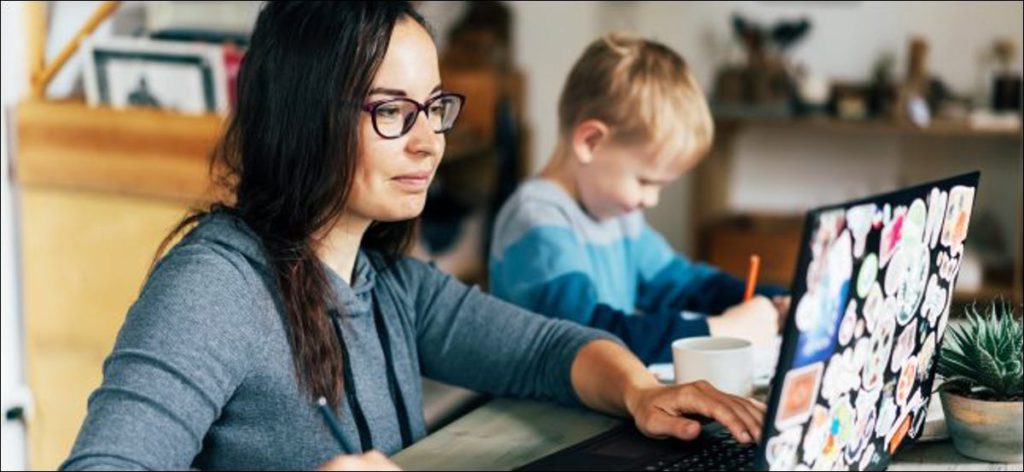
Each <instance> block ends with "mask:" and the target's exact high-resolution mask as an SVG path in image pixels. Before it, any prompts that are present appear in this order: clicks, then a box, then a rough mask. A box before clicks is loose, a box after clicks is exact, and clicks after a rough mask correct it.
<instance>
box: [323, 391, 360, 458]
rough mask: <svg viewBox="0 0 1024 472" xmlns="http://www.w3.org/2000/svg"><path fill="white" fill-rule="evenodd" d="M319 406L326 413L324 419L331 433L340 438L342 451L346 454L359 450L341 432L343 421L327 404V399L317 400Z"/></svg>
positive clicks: (339, 442) (335, 437)
mask: <svg viewBox="0 0 1024 472" xmlns="http://www.w3.org/2000/svg"><path fill="white" fill-rule="evenodd" d="M316 404H317V406H318V407H319V408H320V413H323V415H324V421H326V422H327V427H329V428H330V429H331V433H332V434H334V439H337V440H338V444H340V445H341V451H342V452H343V453H345V454H355V453H357V452H359V451H357V450H356V448H354V447H352V445H351V444H349V443H348V440H347V439H345V435H344V434H343V433H342V432H341V423H339V422H338V418H336V417H335V416H334V412H333V411H331V407H330V406H328V405H327V399H326V398H324V397H320V398H318V399H317V401H316Z"/></svg>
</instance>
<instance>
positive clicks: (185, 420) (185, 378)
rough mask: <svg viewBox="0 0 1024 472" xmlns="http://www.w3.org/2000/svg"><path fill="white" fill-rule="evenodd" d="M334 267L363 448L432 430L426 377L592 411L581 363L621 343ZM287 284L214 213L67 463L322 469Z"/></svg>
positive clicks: (462, 295) (408, 274)
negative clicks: (577, 386)
mask: <svg viewBox="0 0 1024 472" xmlns="http://www.w3.org/2000/svg"><path fill="white" fill-rule="evenodd" d="M325 269H326V266H325ZM326 270H327V272H328V274H329V277H330V279H331V284H332V286H333V288H334V290H335V292H336V295H337V297H336V298H337V299H338V305H337V306H334V307H332V308H333V309H334V310H332V315H331V316H332V320H333V323H334V326H335V328H336V333H338V334H339V335H340V336H341V338H342V341H343V342H342V345H343V348H344V351H345V364H346V366H347V368H346V379H345V387H344V388H345V390H346V395H345V398H343V399H342V402H341V407H340V410H339V411H338V412H337V414H338V417H339V418H340V420H341V426H342V429H343V432H344V434H345V435H346V436H347V439H348V442H349V443H350V444H352V445H354V447H355V448H358V449H368V448H375V449H378V450H380V451H382V452H384V453H386V454H392V453H395V452H397V451H399V450H401V449H402V448H404V447H407V446H408V445H409V444H410V443H411V442H413V441H416V440H418V439H420V438H422V437H423V436H424V435H425V428H424V419H423V398H422V391H421V382H420V375H421V374H422V375H424V376H427V377H430V378H433V379H437V380H440V381H442V382H447V383H451V384H455V385H460V386H463V387H467V388H470V389H474V390H478V391H482V392H487V393H491V394H494V395H510V396H518V397H530V398H543V399H550V400H554V401H558V402H559V403H563V404H568V405H572V404H577V405H578V402H579V400H578V398H577V397H576V395H575V393H574V391H573V388H572V385H571V382H570V376H569V372H570V367H571V364H572V361H573V359H574V358H575V356H576V354H577V352H578V351H579V350H580V348H581V347H582V346H583V345H584V344H586V343H588V342H590V341H592V340H594V339H599V338H603V339H614V338H612V337H610V336H609V335H606V334H602V333H601V332H598V331H595V330H590V329H587V328H584V327H581V326H579V325H577V324H575V323H570V322H564V321H556V320H551V319H548V318H545V317H542V316H539V315H534V314H532V313H530V312H527V311H523V310H522V309H520V308H517V307H515V306H513V305H510V304H507V303H504V302H502V301H500V300H497V299H495V298H492V297H490V296H488V295H485V294H483V293H481V292H480V291H479V290H478V289H476V288H470V287H467V286H465V285H463V284H462V283H460V282H459V281H457V280H456V279H454V278H452V277H451V276H448V275H445V274H444V273H442V272H439V271H437V270H436V269H434V268H433V267H431V266H429V265H427V264H425V263H423V262H420V261H417V260H415V259H410V258H406V259H401V260H399V261H397V262H395V263H390V264H389V263H388V262H386V261H385V259H384V258H383V257H381V256H380V255H379V254H376V253H372V252H365V251H364V252H360V254H359V256H358V258H357V260H356V265H355V271H354V274H353V278H352V280H353V283H352V285H351V286H349V284H347V283H345V282H344V281H343V280H342V279H341V278H340V277H338V275H337V274H335V273H333V272H332V271H330V270H329V269H326ZM275 287H276V283H275V282H274V281H273V278H272V277H271V275H270V271H269V268H268V266H267V262H266V259H265V257H264V255H263V251H262V249H261V245H260V243H259V240H258V239H257V238H256V237H255V235H254V233H252V231H251V230H250V229H249V228H248V227H247V226H246V225H245V224H244V223H243V222H242V221H241V220H240V219H238V218H236V217H233V216H230V215H228V214H224V213H220V214H214V215H211V216H208V217H206V218H204V220H203V221H202V222H201V223H200V224H199V226H198V227H197V228H196V229H195V230H193V231H192V232H190V233H189V234H188V235H187V236H186V237H185V238H184V239H183V240H182V241H181V242H180V243H179V244H177V245H176V246H175V247H174V249H172V250H171V251H170V252H169V253H168V254H167V256H166V257H164V258H163V259H162V260H161V261H160V263H159V264H158V265H157V267H156V268H155V270H154V272H153V274H152V275H151V277H150V278H149V280H148V281H147V283H146V286H145V287H144V288H143V290H142V293H141V294H140V295H139V298H138V300H137V301H136V302H135V304H134V305H133V306H132V307H131V309H130V310H129V312H128V315H127V317H126V319H125V322H124V326H122V328H121V331H120V333H119V334H118V337H117V341H116V343H115V345H114V349H113V352H112V353H111V354H110V356H109V357H108V358H107V360H106V361H105V362H104V365H103V383H102V385H101V386H100V387H99V388H98V389H97V390H96V391H95V392H94V393H93V394H92V395H91V396H90V397H89V407H88V416H87V417H86V419H85V422H84V423H83V425H82V429H81V430H80V431H79V433H78V439H77V440H76V441H75V445H74V447H73V449H72V451H71V455H70V457H69V458H68V459H67V461H66V462H65V463H64V464H63V465H62V468H66V469H90V468H99V469H129V468H130V469H134V468H143V469H169V468H170V469H181V468H189V467H196V468H201V469H268V468H273V469H295V468H300V469H309V468H315V467H317V466H319V465H320V464H321V463H323V462H324V461H326V460H327V459H329V458H331V457H333V456H334V455H337V454H340V453H342V452H343V451H342V450H341V447H340V446H339V445H338V442H337V441H336V440H335V439H334V438H333V437H332V436H331V434H330V430H329V429H328V427H327V426H326V424H325V423H324V420H323V419H322V417H321V416H320V415H319V412H318V411H317V409H316V405H315V404H314V403H313V402H312V401H311V400H310V399H309V397H308V396H307V395H306V394H304V393H303V392H302V391H300V389H299V386H298V384H297V381H296V374H295V369H294V364H293V361H292V354H291V349H290V347H289V341H288V337H287V332H286V322H285V317H284V315H283V312H282V311H281V309H280V301H279V298H278V296H277V295H276V293H277V291H276V288H275ZM339 313H340V314H339ZM346 452H355V451H346Z"/></svg>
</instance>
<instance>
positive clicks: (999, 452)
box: [938, 302, 1024, 462]
mask: <svg viewBox="0 0 1024 472" xmlns="http://www.w3.org/2000/svg"><path fill="white" fill-rule="evenodd" d="M1014 311H1015V310H1014V307H1013V305H1011V304H1009V303H1008V302H999V303H997V302H992V303H991V304H990V305H989V308H988V313H987V315H982V314H980V313H978V311H977V308H976V307H974V306H972V307H970V308H968V310H967V320H966V323H965V324H962V325H959V326H956V325H954V326H952V327H950V329H949V332H948V333H947V334H946V338H945V340H944V341H943V343H942V347H941V349H940V351H939V358H938V374H939V375H941V376H942V377H943V378H944V382H943V383H942V385H941V386H940V387H939V390H940V398H941V399H942V408H943V411H944V412H945V417H946V426H947V427H948V428H949V435H950V437H952V438H953V445H954V446H955V447H956V450H957V451H959V452H960V453H961V454H963V455H965V456H969V457H973V458H976V459H982V460H986V461H993V462H1021V460H1022V459H1024V453H1022V451H1024V437H1022V436H1021V431H1022V430H1024V371H1022V360H1021V353H1022V351H1021V345H1022V342H1024V332H1022V328H1021V320H1020V315H1018V314H1016V313H1014Z"/></svg>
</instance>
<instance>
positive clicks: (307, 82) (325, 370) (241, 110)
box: [157, 1, 428, 407]
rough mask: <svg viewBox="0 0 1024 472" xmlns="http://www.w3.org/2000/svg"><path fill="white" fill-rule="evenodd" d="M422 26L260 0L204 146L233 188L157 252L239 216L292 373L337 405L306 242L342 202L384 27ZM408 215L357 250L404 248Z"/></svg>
mask: <svg viewBox="0 0 1024 472" xmlns="http://www.w3.org/2000/svg"><path fill="white" fill-rule="evenodd" d="M403 18H408V19H412V20H414V21H416V22H417V23H419V24H420V25H421V26H423V27H424V28H425V29H428V27H427V25H426V22H425V21H424V20H423V18H422V17H420V16H419V14H417V13H416V12H415V10H413V7H412V6H411V4H409V3H408V2H290V1H289V2H284V1H282V2H268V3H267V4H266V5H264V7H263V9H262V11H261V12H260V14H259V17H258V18H257V20H256V27H255V29H254V31H253V33H252V40H251V41H250V44H249V49H248V51H247V52H246V54H245V58H244V60H243V62H242V66H241V69H240V71H239V74H238V90H237V92H238V94H237V97H238V100H237V105H236V106H235V110H234V112H233V113H232V115H231V117H230V121H229V123H228V125H227V129H226V131H225V133H224V135H223V137H222V138H221V141H220V143H218V145H217V148H216V149H215V151H214V156H213V160H212V162H211V174H218V175H220V177H218V178H217V180H218V181H219V182H221V183H222V184H224V185H226V187H227V189H228V190H229V191H231V193H233V196H234V204H233V205H231V204H227V203H220V204H214V205H212V206H211V207H210V208H209V209H207V210H203V211H198V212H194V213H192V214H191V215H189V216H188V217H187V218H185V219H184V220H183V221H182V222H180V223H179V224H178V226H177V227H176V228H175V229H174V230H173V231H172V232H171V234H170V235H168V237H167V238H166V239H165V240H164V242H163V244H162V245H161V247H160V250H159V251H158V253H157V254H158V256H159V255H160V254H163V251H164V249H165V248H166V246H167V245H168V244H169V243H170V242H171V241H172V240H174V239H175V238H176V237H177V235H178V234H180V233H181V232H182V231H183V230H184V229H185V228H187V227H189V226H191V225H193V224H195V223H197V222H198V221H199V220H200V219H201V218H203V217H204V216H206V215H207V214H209V213H211V212H227V213H231V214H234V215H236V216H238V217H239V218H241V219H242V220H243V221H244V222H245V223H246V224H247V225H248V226H249V228H251V229H252V230H253V231H254V232H255V233H256V235H257V236H259V238H260V240H261V242H262V243H263V247H264V249H265V253H266V256H267V259H268V261H269V263H270V265H271V267H272V270H273V272H274V276H275V278H276V281H277V285H278V288H279V290H280V296H281V299H280V302H281V303H282V305H283V309H284V311H285V313H286V318H287V321H288V326H287V327H288V331H289V337H290V342H291V349H292V354H293V360H294V363H295V371H296V375H297V377H298V379H297V380H298V382H299V385H300V387H302V389H303V390H305V392H306V393H308V394H309V395H310V397H312V398H316V397H319V396H324V397H325V398H326V399H327V400H328V401H329V402H330V403H331V405H332V406H334V407H337V405H338V403H339V402H340V400H341V393H342V389H343V385H342V381H343V370H342V369H343V362H344V359H342V351H341V346H340V345H339V341H338V339H337V337H336V335H335V334H334V331H333V327H332V325H331V321H330V318H329V315H328V313H327V309H328V308H327V304H328V303H329V302H330V301H331V297H332V294H333V291H332V289H331V286H330V282H329V281H328V278H327V274H326V272H325V271H324V269H323V267H322V265H321V263H320V261H319V260H318V259H317V256H316V252H315V249H316V246H317V243H318V240H317V238H318V237H321V236H323V234H324V231H325V230H326V229H328V228H329V226H330V225H331V224H332V223H333V222H334V221H336V218H337V217H338V216H339V215H340V213H341V212H342V210H343V209H344V207H345V202H346V199H347V198H348V194H349V189H350V186H351V182H352V178H353V175H354V172H355V166H356V158H357V153H358V149H359V147H358V136H359V133H358V126H359V118H360V116H359V114H360V113H362V111H361V109H360V107H359V105H360V104H362V103H363V102H364V101H365V100H366V97H367V95H368V93H369V90H370V87H371V85H372V82H373V79H374V76H375V75H376V73H377V69H378V68H379V66H380V64H381V62H382V61H383V59H384V54H385V53H386V52H387V49H388V43H389V41H390V39H391V32H392V30H393V28H394V26H395V24H396V23H397V22H399V21H400V20H402V19H403ZM414 224H415V220H407V221H402V222H394V223H376V222H375V223H373V224H371V226H370V227H369V229H368V230H367V232H366V234H365V235H364V236H363V241H362V246H361V247H363V248H365V249H370V250H375V251H378V252H380V253H382V254H384V255H386V256H392V257H394V256H397V255H399V254H401V253H403V252H404V251H405V250H406V249H407V248H408V245H409V243H410V241H411V238H412V234H413V228H414Z"/></svg>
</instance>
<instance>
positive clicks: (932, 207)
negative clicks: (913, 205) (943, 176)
mask: <svg viewBox="0 0 1024 472" xmlns="http://www.w3.org/2000/svg"><path fill="white" fill-rule="evenodd" d="M946 196H947V195H946V192H945V191H942V190H939V189H938V188H933V189H932V193H931V195H930V196H929V197H928V222H927V223H926V224H925V230H924V236H925V242H927V244H928V248H929V249H935V244H936V243H937V242H938V241H939V232H940V231H941V230H942V218H943V216H944V215H945V213H946Z"/></svg>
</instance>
